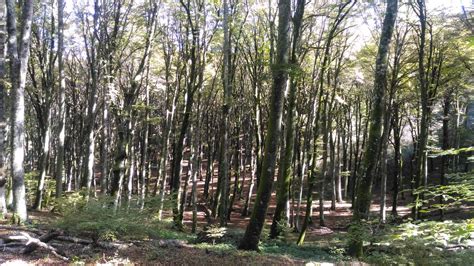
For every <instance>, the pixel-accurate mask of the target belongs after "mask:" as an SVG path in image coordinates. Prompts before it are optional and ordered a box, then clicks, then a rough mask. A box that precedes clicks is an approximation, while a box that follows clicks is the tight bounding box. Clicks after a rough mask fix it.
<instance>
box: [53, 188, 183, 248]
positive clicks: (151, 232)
mask: <svg viewBox="0 0 474 266" xmlns="http://www.w3.org/2000/svg"><path fill="white" fill-rule="evenodd" d="M113 203H114V200H113V198H111V197H100V198H89V199H87V198H86V197H84V196H83V193H81V192H75V193H71V194H69V195H67V196H65V197H63V198H62V199H60V200H58V201H57V202H56V208H55V210H56V211H57V212H58V213H59V214H61V217H60V218H59V219H58V221H57V222H56V223H55V224H54V226H55V227H59V228H62V229H64V230H67V231H69V232H70V233H73V234H77V235H85V236H88V237H91V238H92V239H93V240H94V241H97V240H116V239H118V238H121V239H145V238H167V239H185V240H189V239H190V237H189V236H185V235H184V234H182V233H179V232H175V231H172V230H171V223H170V222H160V221H158V219H157V218H156V210H157V209H158V206H159V202H157V201H156V200H154V201H150V202H146V204H145V206H147V207H146V208H144V209H143V210H142V209H140V208H139V205H138V204H136V203H135V202H131V203H130V206H129V207H122V208H118V209H115V208H114V204H113Z"/></svg>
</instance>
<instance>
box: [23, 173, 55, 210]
mask: <svg viewBox="0 0 474 266" xmlns="http://www.w3.org/2000/svg"><path fill="white" fill-rule="evenodd" d="M39 174H40V173H39V172H37V171H31V172H28V173H26V174H25V190H26V200H27V202H28V203H31V204H32V203H33V202H34V201H35V198H36V190H37V187H38V179H39V178H38V176H39ZM55 187H56V181H55V180H54V179H52V178H46V179H45V184H44V194H43V195H44V196H43V203H42V206H44V207H48V206H49V205H50V203H51V199H52V197H53V195H54V190H55Z"/></svg>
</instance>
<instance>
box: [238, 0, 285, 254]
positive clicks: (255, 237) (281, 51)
mask: <svg viewBox="0 0 474 266" xmlns="http://www.w3.org/2000/svg"><path fill="white" fill-rule="evenodd" d="M290 20H291V1H290V0H279V1H278V39H277V50H276V58H275V64H274V66H273V87H272V94H271V98H270V113H269V115H270V117H269V119H268V123H267V130H268V131H267V135H266V139H265V153H264V158H263V161H262V170H261V172H260V173H257V174H258V175H260V178H259V184H258V191H257V198H256V199H255V206H254V208H253V212H252V216H251V218H250V222H249V224H248V226H247V229H246V231H245V235H244V237H243V239H242V240H241V242H240V244H239V249H245V250H258V242H259V241H260V235H261V233H262V229H263V225H264V224H265V216H266V213H267V207H268V203H269V201H270V196H271V191H272V186H273V179H274V176H275V168H276V160H277V155H278V154H277V153H278V147H279V144H280V135H281V119H282V115H283V101H284V91H285V88H286V83H287V80H288V70H289V68H288V49H289V40H290Z"/></svg>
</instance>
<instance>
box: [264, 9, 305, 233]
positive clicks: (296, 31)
mask: <svg viewBox="0 0 474 266" xmlns="http://www.w3.org/2000/svg"><path fill="white" fill-rule="evenodd" d="M305 5H306V1H305V0H298V2H297V4H296V11H295V15H294V16H293V38H292V48H291V59H290V64H291V65H292V67H293V68H295V69H296V68H298V54H297V51H298V49H299V48H300V47H299V41H300V34H301V32H300V31H301V24H302V22H303V14H304V6H305ZM293 72H294V73H293V75H291V76H290V88H289V92H288V108H287V112H286V122H285V126H286V127H285V147H284V153H282V154H283V156H282V158H281V159H280V160H281V162H280V173H279V174H278V180H277V205H276V209H275V213H274V214H273V222H272V227H271V231H270V237H272V238H276V237H277V236H278V235H280V233H281V226H280V224H281V222H282V218H283V212H284V210H285V208H286V206H287V202H288V198H289V190H290V180H291V177H292V176H293V168H292V161H293V151H294V147H295V137H294V135H295V134H294V131H295V121H294V120H295V110H294V109H295V103H296V89H297V86H298V77H297V76H296V73H297V72H296V71H293Z"/></svg>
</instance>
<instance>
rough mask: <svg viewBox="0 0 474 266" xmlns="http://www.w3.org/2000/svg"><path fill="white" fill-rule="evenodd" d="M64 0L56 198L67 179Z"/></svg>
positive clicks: (61, 7)
mask: <svg viewBox="0 0 474 266" xmlns="http://www.w3.org/2000/svg"><path fill="white" fill-rule="evenodd" d="M64 7H65V3H64V0H58V78H59V110H58V116H59V137H58V148H57V160H56V172H55V176H56V198H59V197H61V195H62V192H63V182H64V181H65V174H66V172H65V170H64V156H65V147H64V141H65V137H66V79H65V77H64V58H63V54H64Z"/></svg>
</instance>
